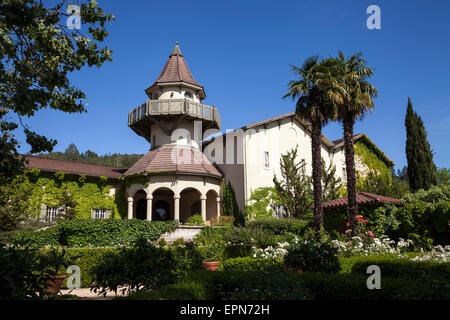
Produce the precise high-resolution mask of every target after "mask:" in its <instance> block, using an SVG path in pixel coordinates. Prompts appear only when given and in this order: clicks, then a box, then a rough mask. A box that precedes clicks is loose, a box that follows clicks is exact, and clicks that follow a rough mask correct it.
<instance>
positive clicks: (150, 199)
mask: <svg viewBox="0 0 450 320" xmlns="http://www.w3.org/2000/svg"><path fill="white" fill-rule="evenodd" d="M127 193H128V219H132V218H137V219H146V220H150V221H151V220H155V221H158V220H159V221H161V220H176V221H180V222H181V223H184V222H186V221H187V220H188V219H189V217H191V216H192V215H193V214H200V215H201V216H202V218H203V220H204V221H208V220H211V219H212V218H214V217H218V216H220V198H219V193H220V179H211V178H205V177H202V176H182V175H178V176H176V175H158V176H149V183H148V184H146V185H145V186H144V185H142V184H130V185H129V187H128V189H127Z"/></svg>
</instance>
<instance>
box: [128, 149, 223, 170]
mask: <svg viewBox="0 0 450 320" xmlns="http://www.w3.org/2000/svg"><path fill="white" fill-rule="evenodd" d="M144 172H148V173H162V172H164V173H171V172H174V173H186V174H200V175H209V176H216V177H222V174H221V173H220V172H219V171H218V170H217V169H216V167H214V166H213V165H212V164H211V162H209V160H208V159H207V158H206V156H205V154H203V153H202V152H200V151H199V150H197V149H194V148H187V147H180V146H170V147H159V148H157V149H155V150H150V151H149V152H147V154H145V155H144V156H143V157H142V158H141V159H139V161H138V162H136V163H135V164H134V165H133V166H132V167H131V168H130V169H128V171H127V172H126V173H125V174H136V173H144Z"/></svg>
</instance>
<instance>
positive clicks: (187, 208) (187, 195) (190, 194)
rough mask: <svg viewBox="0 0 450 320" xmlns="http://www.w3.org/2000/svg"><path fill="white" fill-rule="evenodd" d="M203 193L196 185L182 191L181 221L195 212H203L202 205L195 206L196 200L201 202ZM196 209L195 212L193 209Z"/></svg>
mask: <svg viewBox="0 0 450 320" xmlns="http://www.w3.org/2000/svg"><path fill="white" fill-rule="evenodd" d="M201 195H202V193H201V192H200V190H198V189H197V188H194V187H187V188H184V189H183V190H182V191H181V192H180V221H181V222H186V221H187V220H188V219H189V217H191V216H192V215H193V214H195V213H197V214H201V206H198V208H197V207H196V206H193V205H194V204H195V203H196V202H198V203H200V197H201ZM193 209H194V211H195V212H193V211H192V210H193Z"/></svg>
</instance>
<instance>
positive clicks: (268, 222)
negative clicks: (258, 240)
mask: <svg viewBox="0 0 450 320" xmlns="http://www.w3.org/2000/svg"><path fill="white" fill-rule="evenodd" d="M309 226H310V223H309V222H308V221H305V220H299V219H280V218H268V217H266V218H258V219H255V220H253V221H250V222H248V223H247V224H246V227H247V228H250V229H264V230H265V231H267V232H270V233H273V234H276V235H285V234H286V233H292V234H294V235H302V234H303V233H304V232H305V231H306V229H307V228H308V227H309Z"/></svg>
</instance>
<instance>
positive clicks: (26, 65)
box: [0, 0, 115, 177]
mask: <svg viewBox="0 0 450 320" xmlns="http://www.w3.org/2000/svg"><path fill="white" fill-rule="evenodd" d="M81 2H82V3H80V4H79V8H80V16H81V29H69V28H68V26H67V25H66V21H67V19H68V17H69V16H71V15H72V13H73V12H70V13H67V12H66V11H67V8H68V7H67V5H68V4H69V3H68V1H65V0H63V1H61V2H60V3H58V4H56V5H54V6H52V7H47V6H45V4H44V2H42V1H38V0H5V1H2V2H1V3H0V33H1V37H0V84H1V85H0V106H1V107H0V131H1V132H0V164H1V166H0V177H11V176H13V175H14V174H15V173H17V172H18V171H19V170H20V168H22V167H23V162H22V160H21V158H20V156H19V152H18V150H17V149H18V148H19V144H18V142H17V140H15V138H14V134H13V132H14V130H16V129H17V128H18V127H19V124H20V125H21V126H22V128H23V131H24V133H25V135H26V142H27V143H28V144H29V145H30V146H31V151H30V152H31V153H38V152H42V151H51V150H52V149H53V147H54V146H55V144H56V141H55V140H52V139H48V138H46V137H44V136H42V135H39V134H38V133H36V132H34V131H32V130H31V129H30V128H29V127H28V126H27V125H26V124H25V123H24V121H23V120H24V117H32V116H33V115H34V114H35V113H36V112H37V111H39V110H41V109H46V108H50V109H55V110H60V111H63V112H69V113H74V112H80V113H81V112H86V109H85V105H84V101H83V99H85V98H86V96H85V94H84V93H83V92H82V91H81V90H80V89H78V88H76V87H75V86H74V85H72V84H71V83H70V81H69V78H68V75H69V74H70V73H71V72H73V71H75V70H80V69H81V68H82V67H84V66H86V65H87V66H89V67H92V66H97V67H100V66H101V65H102V64H103V63H104V62H106V61H110V60H111V58H110V56H111V53H112V52H111V50H109V49H108V48H107V47H100V46H99V43H101V42H102V41H103V40H104V39H105V37H107V36H108V32H107V31H106V29H105V23H106V22H110V21H112V20H114V19H115V18H114V16H113V15H111V14H106V13H104V12H103V10H102V9H101V8H100V7H98V5H97V3H96V2H95V1H90V2H83V1H81ZM83 31H84V33H83ZM12 119H18V121H16V122H15V121H14V120H12Z"/></svg>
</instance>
